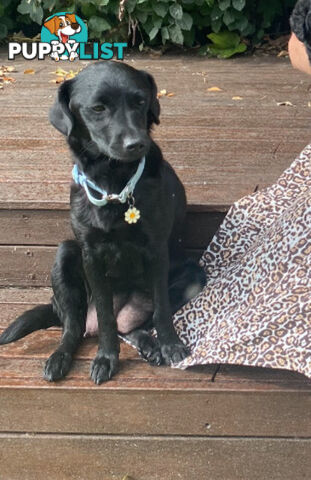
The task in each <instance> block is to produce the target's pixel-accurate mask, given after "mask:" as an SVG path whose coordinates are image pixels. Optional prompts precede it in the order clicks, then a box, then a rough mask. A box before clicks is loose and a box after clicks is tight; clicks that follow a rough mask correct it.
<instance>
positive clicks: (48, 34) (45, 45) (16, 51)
mask: <svg viewBox="0 0 311 480" xmlns="http://www.w3.org/2000/svg"><path fill="white" fill-rule="evenodd" d="M87 39H88V32H87V26H86V24H85V23H84V21H83V20H82V19H81V18H80V17H79V16H78V15H76V14H75V13H69V12H59V13H55V14H53V15H51V16H50V17H48V18H47V19H46V20H45V21H44V23H43V26H42V29H41V42H32V43H27V42H22V43H19V42H10V43H9V54H8V59H9V60H14V59H15V57H16V56H17V55H22V57H23V58H24V59H25V60H33V59H34V58H38V59H39V60H43V59H44V58H45V57H46V56H47V55H49V56H50V57H51V58H52V59H53V60H55V61H56V62H58V61H59V60H65V61H70V62H73V61H74V60H75V59H76V58H79V59H80V60H98V59H103V60H110V59H111V58H117V59H118V60H123V58H124V49H125V48H126V47H127V43H125V42H115V43H109V42H105V43H101V44H100V43H98V42H94V43H92V44H91V45H90V47H91V49H92V52H91V53H86V44H87Z"/></svg>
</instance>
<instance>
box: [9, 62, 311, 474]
mask: <svg viewBox="0 0 311 480" xmlns="http://www.w3.org/2000/svg"><path fill="white" fill-rule="evenodd" d="M6 58H7V55H6V53H2V54H1V55H0V65H1V64H8V63H9V62H8V61H7V60H6ZM127 61H128V62H130V63H131V64H132V65H133V66H135V67H137V68H144V69H146V70H148V71H149V72H150V73H152V74H153V75H154V77H155V79H156V81H157V84H158V87H159V90H161V89H166V90H167V92H173V93H174V96H172V97H165V96H164V97H162V98H161V99H160V102H161V107H162V115H161V125H160V126H159V127H157V128H156V129H155V130H154V138H155V139H156V140H157V141H158V143H159V144H160V146H161V148H162V150H163V152H164V153H165V157H166V159H167V160H169V161H170V162H171V163H172V165H173V166H174V168H175V169H176V171H177V172H178V174H179V176H180V178H181V179H182V181H183V182H184V184H185V186H186V190H187V195H188V202H189V212H188V217H187V225H186V231H185V237H184V243H185V245H186V247H187V248H188V249H190V250H191V251H192V253H194V254H196V255H197V256H199V255H200V252H201V251H202V249H203V248H204V247H205V246H206V245H207V243H208V241H209V240H210V238H211V236H212V235H213V233H214V231H215V229H216V228H217V226H218V225H219V223H220V221H221V219H222V218H223V216H224V213H225V212H226V211H227V210H228V208H229V207H230V205H231V204H232V203H233V202H234V201H235V200H237V199H238V198H240V197H241V196H243V195H246V194H248V193H251V192H253V191H254V190H255V189H256V188H262V187H264V186H266V185H269V184H271V183H272V182H274V181H275V180H276V179H277V178H278V176H279V175H280V174H281V172H282V171H283V170H284V169H285V168H286V167H288V166H289V165H290V163H291V162H292V161H293V159H294V158H295V156H296V155H297V154H298V153H299V152H300V151H301V150H302V149H303V147H304V146H305V145H306V144H307V143H309V141H310V137H311V134H310V132H311V108H310V107H309V106H308V102H309V101H310V100H311V99H310V87H311V79H310V78H308V77H306V76H304V75H303V74H300V73H298V72H295V71H294V70H292V68H291V67H290V65H289V62H288V60H287V59H278V58H247V57H244V58H238V59H233V60H227V61H219V60H208V59H205V58H203V59H202V58H194V57H184V56H175V57H170V56H164V57H162V58H156V59H155V58H151V57H146V56H135V57H131V58H128V59H127ZM14 66H15V67H16V70H17V72H16V73H15V72H14V73H12V74H11V75H12V76H13V77H15V78H16V82H15V83H14V84H13V85H5V86H4V88H3V89H2V90H0V111H1V129H0V139H1V140H0V182H1V185H0V265H1V268H0V309H1V315H0V332H1V331H2V330H3V329H4V328H5V327H6V325H8V323H9V322H11V321H12V320H13V319H14V318H15V317H16V315H18V314H20V313H21V312H22V311H24V310H25V309H26V308H29V307H31V306H32V305H35V304H38V303H43V302H46V301H47V300H48V299H49V297H50V294H51V291H50V288H49V286H50V276H49V273H50V268H51V265H52V262H53V257H54V254H55V249H56V245H57V244H58V243H59V241H61V240H63V239H64V238H66V237H69V236H71V233H70V226H69V219H68V193H69V184H70V171H71V160H70V155H69V152H68V149H67V146H66V144H65V141H64V139H63V138H62V137H61V135H60V134H59V133H58V132H56V130H54V129H53V127H51V126H50V125H49V123H48V119H47V111H48V108H49V106H50V105H51V103H52V101H53V99H54V96H55V94H56V86H55V84H53V83H50V82H49V80H51V79H52V78H55V76H54V75H52V74H51V73H50V72H52V71H53V70H55V64H54V63H52V62H50V61H49V62H47V61H46V62H41V61H40V62H39V61H38V62H35V61H30V62H25V61H20V60H19V61H16V62H14ZM80 66H82V64H79V63H77V62H75V63H74V65H73V66H72V65H71V68H73V69H74V70H77V69H78V68H79V67H80ZM62 67H63V68H66V66H65V65H62ZM26 68H33V69H34V70H35V72H36V73H35V74H34V75H25V74H24V73H23V72H24V70H25V69H26ZM213 86H217V87H219V88H220V89H221V91H218V92H211V91H208V88H210V87H213ZM237 96H239V97H242V98H241V99H240V100H234V99H233V97H237ZM278 102H291V104H292V106H279V105H278ZM59 337H60V332H59V330H58V329H50V330H49V331H47V332H36V333H34V334H33V335H31V336H29V337H27V338H25V339H23V340H20V341H19V342H17V343H16V344H13V345H8V346H5V347H1V348H0V480H20V479H23V480H28V479H29V480H33V479H36V480H37V479H38V480H41V479H44V480H50V479H51V480H58V479H59V480H63V479H70V480H71V479H74V480H75V479H82V480H99V479H101V480H110V479H113V480H122V479H123V478H124V476H125V475H126V474H128V475H129V476H131V477H132V478H133V479H134V480H173V479H174V480H175V479H177V478H178V479H182V480H196V479H199V478H200V479H201V478H202V479H211V480H218V479H219V480H240V479H241V480H257V479H258V480H259V479H260V480H262V479H268V478H269V479H271V480H279V479H280V480H281V479H282V480H293V479H295V480H300V479H309V478H310V477H311V465H310V461H309V460H310V453H311V414H310V411H311V409H310V400H311V395H310V394H311V382H310V381H308V380H307V379H306V378H305V377H303V376H302V375H299V374H294V373H291V372H285V371H275V370H267V369H266V370H265V369H259V368H258V369H257V368H247V367H245V368H241V367H233V366H227V365H226V366H221V367H220V368H219V366H217V365H211V366H207V367H196V368H192V369H189V370H187V371H179V370H175V369H171V368H165V367H161V368H152V367H150V366H148V365H147V364H146V363H144V362H143V361H142V360H141V359H140V358H139V357H138V356H137V354H136V353H135V351H134V350H133V349H131V348H130V347H128V346H126V345H122V351H121V371H120V373H119V374H118V375H117V376H116V377H115V378H114V379H113V380H112V381H110V382H108V383H107V384H104V385H101V386H95V385H94V384H93V383H92V382H91V380H90V379H89V364H90V361H91V359H92V358H93V356H94V355H95V351H96V340H94V339H89V340H86V341H85V342H84V343H83V345H82V346H81V348H80V350H79V351H78V353H77V356H76V361H75V363H74V367H73V370H72V371H71V372H70V374H69V376H68V378H67V379H66V380H64V381H61V382H58V383H57V384H48V383H46V382H45V381H44V380H43V379H42V368H43V365H44V361H45V360H46V358H47V357H48V356H49V354H50V353H51V352H52V351H53V350H54V349H55V347H56V345H57V342H58V341H59ZM128 480H129V479H128Z"/></svg>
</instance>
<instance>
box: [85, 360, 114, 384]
mask: <svg viewBox="0 0 311 480" xmlns="http://www.w3.org/2000/svg"><path fill="white" fill-rule="evenodd" d="M118 366H119V358H118V355H97V356H96V357H95V358H94V360H93V362H92V365H91V372H90V373H91V379H92V380H93V382H94V383H96V384H97V385H100V384H101V383H103V382H107V381H108V380H110V378H111V377H112V376H113V375H115V374H116V373H117V371H118Z"/></svg>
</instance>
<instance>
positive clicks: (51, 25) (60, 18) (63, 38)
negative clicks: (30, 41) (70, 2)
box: [43, 13, 81, 62]
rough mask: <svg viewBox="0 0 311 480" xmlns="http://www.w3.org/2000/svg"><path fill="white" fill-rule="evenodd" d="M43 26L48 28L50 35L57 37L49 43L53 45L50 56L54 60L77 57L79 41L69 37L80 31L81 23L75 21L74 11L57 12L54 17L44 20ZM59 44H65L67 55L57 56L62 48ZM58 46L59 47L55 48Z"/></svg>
mask: <svg viewBox="0 0 311 480" xmlns="http://www.w3.org/2000/svg"><path fill="white" fill-rule="evenodd" d="M43 26H44V27H45V28H47V29H48V30H49V32H50V33H51V34H52V35H55V36H56V37H58V40H51V42H50V43H51V44H52V45H53V46H54V48H53V52H52V53H51V57H52V58H54V60H55V61H56V62H58V61H59V60H60V59H61V60H68V58H69V60H70V61H71V62H72V61H73V60H74V59H75V58H77V57H78V53H77V51H76V50H77V48H78V46H79V43H78V42H77V41H76V40H74V39H73V38H72V39H71V38H70V37H71V36H73V35H76V34H77V33H79V32H81V25H80V24H79V23H78V22H77V19H76V15H75V14H74V13H64V14H57V15H55V16H54V17H52V18H50V19H48V20H46V21H45V22H44V24H43ZM61 44H64V46H66V49H67V51H69V52H70V53H69V56H68V55H61V56H59V52H61V51H62V50H63V47H61ZM57 46H59V48H57Z"/></svg>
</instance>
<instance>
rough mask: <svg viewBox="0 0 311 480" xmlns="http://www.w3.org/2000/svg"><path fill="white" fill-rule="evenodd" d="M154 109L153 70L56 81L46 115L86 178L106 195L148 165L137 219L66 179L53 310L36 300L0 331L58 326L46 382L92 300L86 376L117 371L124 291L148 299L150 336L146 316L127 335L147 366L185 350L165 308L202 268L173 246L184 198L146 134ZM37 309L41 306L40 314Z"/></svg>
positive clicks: (78, 333)
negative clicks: (66, 227) (64, 236)
mask: <svg viewBox="0 0 311 480" xmlns="http://www.w3.org/2000/svg"><path fill="white" fill-rule="evenodd" d="M159 114H160V106H159V102H158V99H157V89H156V85H155V82H154V80H153V78H152V77H151V75H149V74H148V73H146V72H144V71H138V70H135V69H134V68H132V67H130V66H128V65H125V64H122V63H118V62H98V63H96V64H93V65H91V66H89V67H88V68H86V69H85V70H83V71H82V72H81V73H80V74H79V75H78V76H77V77H76V78H74V79H73V80H69V81H67V82H65V83H64V84H62V85H61V87H60V88H59V93H58V98H57V100H56V102H55V104H54V106H53V107H52V108H51V110H50V121H51V123H52V124H53V125H54V126H55V127H56V128H57V129H58V130H59V131H61V132H62V133H63V134H64V135H65V136H66V137H67V141H68V144H69V146H70V148H71V151H72V153H73V157H74V161H75V162H76V163H77V164H78V166H79V168H80V170H82V171H83V172H84V173H85V174H86V175H87V176H88V178H90V179H91V180H92V181H94V182H95V183H96V184H97V185H99V186H100V187H102V188H105V189H106V190H107V191H108V193H119V192H121V190H122V189H123V188H124V186H125V185H126V183H127V181H128V180H129V179H130V178H131V176H132V175H133V174H134V172H135V171H136V169H137V166H138V162H139V160H140V158H141V157H142V156H143V155H145V156H146V166H145V169H144V172H143V174H142V177H141V179H140V180H139V182H138V183H137V186H136V188H135V191H134V196H135V201H136V206H137V208H139V210H140V212H141V219H140V220H139V221H138V222H137V223H136V224H131V225H129V224H127V223H126V222H125V221H124V213H125V211H126V210H127V208H128V206H127V205H126V204H120V203H109V204H108V205H106V206H104V207H100V208H98V207H96V206H94V205H92V204H91V203H90V202H89V201H88V199H87V197H86V194H85V192H84V190H83V189H82V187H80V186H77V185H75V184H73V185H72V186H71V199H70V202H71V223H72V228H73V231H74V233H75V237H76V240H72V241H66V242H63V243H62V244H61V245H60V247H59V249H58V252H57V255H56V260H55V264H54V267H53V270H52V286H53V291H54V296H53V299H52V305H53V312H54V313H52V309H51V307H37V309H34V310H31V311H29V312H26V313H24V314H23V315H22V316H21V317H20V318H19V319H17V320H16V321H15V322H14V323H13V324H12V325H11V326H10V327H9V329H8V330H7V331H6V332H4V333H3V334H2V336H1V337H0V344H1V343H2V344H3V343H8V342H10V341H14V340H16V339H17V338H20V337H22V336H23V335H26V334H28V333H30V332H31V331H34V330H36V329H38V328H47V327H49V326H51V325H56V324H59V323H61V324H62V326H63V335H62V339H61V343H60V346H59V347H58V349H57V350H56V352H55V353H53V355H52V356H51V357H50V358H49V359H48V361H47V363H46V366H45V378H46V379H47V380H57V379H60V378H62V377H63V376H64V375H66V373H67V372H68V370H69V368H70V365H71V363H72V358H73V354H74V352H75V350H76V349H77V347H78V345H79V343H80V341H81V339H82V337H83V334H84V332H85V322H86V314H87V309H88V304H89V303H90V301H93V302H95V306H96V311H97V317H98V329H99V341H98V342H99V345H98V353H97V355H96V357H95V359H94V361H93V363H92V367H91V377H92V379H93V380H94V382H95V383H101V382H103V381H106V380H108V379H109V378H111V376H112V375H113V374H115V373H116V371H117V369H118V357H119V340H118V332H117V324H116V319H115V315H114V309H113V300H114V298H115V296H116V295H123V296H124V295H125V297H126V298H129V296H130V295H131V294H132V293H133V292H139V293H142V294H144V295H145V296H147V297H149V298H150V299H151V300H152V303H153V314H152V316H151V318H149V325H151V324H152V325H154V326H155V328H156V330H157V336H158V338H157V340H154V339H152V338H151V337H150V335H149V333H148V325H147V323H148V322H147V323H146V324H145V325H143V326H142V327H141V328H138V329H136V330H134V331H132V332H130V333H129V334H128V339H129V340H131V341H132V342H133V343H135V344H136V346H137V347H138V349H139V350H140V352H141V354H142V355H143V357H145V358H146V359H147V360H148V361H149V362H150V363H152V364H160V363H161V362H162V361H164V362H165V363H167V364H170V363H172V362H178V361H180V360H182V359H183V358H185V357H186V356H187V355H188V351H187V349H186V348H185V346H184V345H183V344H182V343H181V341H180V340H179V338H178V336H177V334H176V332H175V329H174V327H173V323H172V312H175V311H176V310H177V309H178V308H180V307H181V305H182V304H184V303H185V302H186V301H188V300H189V292H190V291H191V292H192V294H193V293H196V292H195V290H196V291H199V289H201V288H202V286H203V284H204V282H205V275H204V273H203V270H202V269H201V268H200V267H199V266H197V265H196V264H195V263H194V262H193V261H191V260H189V259H186V258H185V257H184V254H183V251H182V249H181V246H180V233H181V228H182V225H183V222H184V218H185V211H186V197H185V192H184V188H183V186H182V184H181V182H180V181H179V179H178V177H177V176H176V174H175V172H174V170H173V169H172V168H171V167H170V165H169V164H168V163H167V162H165V160H164V159H163V157H162V154H161V150H160V149H159V147H158V146H157V145H156V144H155V143H154V142H153V141H152V139H151V137H150V129H151V126H152V124H153V123H159ZM94 195H95V192H94ZM40 308H41V309H44V308H45V309H48V310H44V312H45V313H44V312H43V313H44V315H43V316H42V318H40V315H39V313H40ZM46 312H48V315H46ZM39 318H40V320H39ZM26 322H27V325H28V326H27V327H26V326H25V324H26Z"/></svg>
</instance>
